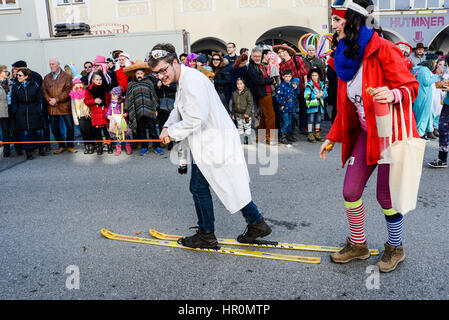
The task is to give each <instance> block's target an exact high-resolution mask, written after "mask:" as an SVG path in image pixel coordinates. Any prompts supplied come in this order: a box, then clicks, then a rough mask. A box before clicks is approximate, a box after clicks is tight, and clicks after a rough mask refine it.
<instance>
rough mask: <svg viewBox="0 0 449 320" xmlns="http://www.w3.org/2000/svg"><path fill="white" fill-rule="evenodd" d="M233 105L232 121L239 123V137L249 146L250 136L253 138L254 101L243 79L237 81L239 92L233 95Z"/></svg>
mask: <svg viewBox="0 0 449 320" xmlns="http://www.w3.org/2000/svg"><path fill="white" fill-rule="evenodd" d="M231 104H232V107H231V108H232V112H231V115H232V120H234V121H237V128H238V131H239V135H240V137H242V136H244V144H248V143H249V141H248V140H249V136H251V115H252V109H253V104H254V100H253V95H252V94H251V92H250V91H249V89H248V88H247V87H246V86H245V82H244V81H243V79H242V78H238V79H237V90H236V91H234V93H233V94H232V97H231Z"/></svg>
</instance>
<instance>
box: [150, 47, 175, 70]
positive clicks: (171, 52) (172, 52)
mask: <svg viewBox="0 0 449 320" xmlns="http://www.w3.org/2000/svg"><path fill="white" fill-rule="evenodd" d="M154 50H164V51H167V52H168V53H169V54H168V55H166V56H165V57H162V58H158V59H155V58H153V56H152V55H151V52H153V51H154ZM175 60H176V61H177V62H179V59H178V55H177V54H176V49H175V47H174V46H173V45H172V44H171V43H159V44H157V45H155V46H154V47H153V49H151V51H150V54H149V58H148V65H149V66H150V68H151V69H153V68H154V67H155V66H157V65H158V63H159V62H161V61H166V62H167V63H169V64H172V63H173V61H175Z"/></svg>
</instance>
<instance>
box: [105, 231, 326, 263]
mask: <svg viewBox="0 0 449 320" xmlns="http://www.w3.org/2000/svg"><path fill="white" fill-rule="evenodd" d="M100 232H101V234H102V235H103V236H104V237H106V238H108V239H112V240H119V241H127V242H135V243H144V244H152V245H157V246H164V247H172V248H180V249H188V250H195V251H207V252H215V253H223V254H233V255H238V256H246V257H255V258H263V259H271V260H283V261H293V262H302V263H312V264H318V263H320V261H321V260H320V258H319V257H301V256H293V255H287V254H277V253H270V252H259V251H249V250H241V249H230V248H224V247H217V248H216V249H198V248H189V247H185V246H183V245H180V244H178V243H177V242H176V241H169V240H159V239H152V238H143V237H134V236H127V235H122V234H117V233H114V232H111V231H109V230H106V229H101V230H100Z"/></svg>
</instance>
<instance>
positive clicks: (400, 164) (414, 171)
mask: <svg viewBox="0 0 449 320" xmlns="http://www.w3.org/2000/svg"><path fill="white" fill-rule="evenodd" d="M406 90H407V92H408V95H409V98H410V121H409V123H410V130H409V132H408V135H407V129H406V125H405V117H404V109H403V107H402V102H400V110H399V113H400V116H401V128H402V140H398V119H397V117H398V115H397V112H393V109H394V108H391V112H392V117H393V123H394V131H395V138H396V141H395V142H394V143H393V144H391V146H390V152H391V158H392V160H393V161H392V163H391V164H390V195H391V202H392V206H393V209H395V210H396V211H397V212H400V213H401V214H403V215H405V214H406V213H407V212H409V211H411V210H414V209H415V208H416V202H417V200H418V190H419V182H420V180H421V172H422V163H423V159H424V151H425V148H426V141H425V140H424V139H420V138H414V137H413V130H412V99H411V95H410V91H409V90H408V89H407V88H406Z"/></svg>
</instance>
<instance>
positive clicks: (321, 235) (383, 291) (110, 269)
mask: <svg viewBox="0 0 449 320" xmlns="http://www.w3.org/2000/svg"><path fill="white" fill-rule="evenodd" d="M300 139H301V141H299V142H298V143H295V144H293V146H292V147H291V148H286V147H279V148H278V149H277V150H278V157H274V158H277V159H278V162H277V169H276V170H275V171H274V172H275V174H274V175H262V174H261V168H265V169H266V168H267V167H269V166H268V165H267V164H266V163H262V162H263V161H262V160H261V159H258V161H257V163H256V164H250V165H249V170H250V175H251V179H252V181H251V188H252V194H253V199H254V201H255V203H256V204H257V205H258V207H259V209H260V210H261V212H262V214H263V215H264V216H265V218H266V220H267V221H268V223H269V224H270V225H271V226H272V229H273V233H272V234H271V235H270V236H269V237H268V238H267V239H271V240H276V241H281V242H290V243H305V244H315V245H330V246H341V245H343V244H344V241H345V238H346V236H347V235H348V224H347V220H346V215H345V211H344V207H343V199H342V184H343V177H344V172H345V170H344V169H342V168H341V162H340V161H341V160H340V154H341V153H340V152H341V148H340V146H339V145H337V146H336V148H335V150H334V151H333V152H332V153H331V154H330V155H329V158H328V160H326V161H322V160H320V159H319V156H318V150H319V144H310V143H307V142H306V141H305V136H301V137H300ZM427 145H428V147H427V150H426V155H425V162H427V161H430V160H433V159H434V158H435V157H436V155H437V146H438V143H437V141H430V142H429V143H428V144H427ZM77 148H78V150H79V151H80V152H78V153H77V154H68V153H64V154H61V155H50V156H48V157H45V158H43V157H39V156H36V159H35V160H32V161H25V157H24V156H23V157H20V158H19V157H17V156H15V157H11V158H8V159H4V158H1V159H0V197H1V198H0V199H1V202H0V203H1V205H0V239H1V241H0V243H1V250H0V261H1V268H0V299H3V300H11V299H20V300H21V299H27V300H28V299H31V300H34V299H45V300H78V299H81V300H85V299H93V300H97V299H100V300H105V299H113V300H115V299H131V300H132V299H137V300H140V299H149V300H156V299H161V300H165V299H168V300H192V299H193V300H215V299H224V300H228V299H229V300H235V299H237V300H239V299H244V300H248V299H249V300H295V299H297V300H309V299H317V300H321V299H326V300H327V299H332V300H333V299H335V300H359V299H360V300H396V299H401V300H402V299H405V300H409V299H423V300H428V299H429V300H434V299H438V300H441V299H442V300H447V299H448V297H449V296H448V295H449V291H448V290H449V289H448V288H449V287H448V278H447V270H448V259H447V242H448V229H447V226H448V225H449V218H448V217H449V212H448V211H449V210H448V208H449V200H448V199H449V187H448V178H449V171H448V170H447V169H438V170H437V169H430V168H428V167H427V166H426V165H424V169H423V175H422V181H421V188H420V193H419V199H418V206H417V209H416V210H415V211H413V212H410V213H409V214H407V216H406V217H405V224H404V235H403V239H404V248H405V253H406V259H405V261H404V262H403V263H401V264H400V265H399V267H398V268H397V270H396V271H394V272H392V273H389V274H380V275H378V274H376V273H370V270H371V269H370V268H371V267H370V266H372V265H374V264H375V263H376V262H377V260H378V259H379V256H378V257H376V256H373V257H371V258H370V259H368V260H365V261H355V262H351V263H349V264H346V265H337V264H333V263H331V262H330V259H329V254H328V253H319V252H302V251H294V252H291V251H280V250H275V249H260V250H265V251H270V252H282V253H288V254H295V255H304V256H319V257H321V263H320V264H317V265H312V264H304V263H296V262H285V261H273V260H265V259H258V258H249V257H239V256H231V255H222V254H216V253H202V252H194V251H190V250H182V249H176V248H167V247H158V246H152V245H146V244H135V243H127V242H119V241H112V240H108V239H106V238H104V237H103V236H102V235H101V234H100V229H101V228H107V229H109V230H111V231H114V232H117V233H122V234H128V235H136V233H137V234H138V235H139V236H145V237H149V234H148V229H150V228H154V229H157V230H159V231H162V232H165V233H174V234H184V235H190V234H192V233H193V232H194V231H193V230H189V227H191V226H195V225H196V219H195V213H194V206H193V201H192V198H191V195H190V193H189V191H188V182H189V177H190V176H185V175H184V176H181V175H179V174H178V173H177V167H176V166H175V165H173V164H171V163H170V161H169V159H168V154H166V155H165V156H158V155H156V154H150V155H146V156H143V157H142V156H139V155H138V152H135V153H134V154H133V155H131V156H127V155H126V154H122V155H121V156H115V155H108V154H107V153H105V154H103V155H102V156H98V155H96V154H94V155H84V154H83V153H82V150H81V146H78V147H77ZM245 148H246V147H245ZM251 148H254V146H253V147H249V149H251ZM275 150H276V149H275ZM274 162H276V161H274ZM274 162H272V163H271V164H272V165H274V167H272V169H273V168H276V163H274ZM268 171H270V170H268ZM376 174H377V171H376V172H375V173H374V177H372V178H371V179H370V181H369V183H368V184H367V186H366V190H365V193H364V197H363V198H364V201H365V206H366V210H367V221H366V234H367V240H368V244H369V247H371V248H378V249H380V250H381V251H382V250H383V244H384V242H385V241H386V239H387V230H386V224H385V220H384V217H383V214H382V211H381V208H380V206H379V205H378V203H377V200H376V196H375V188H376V184H375V182H376V179H375V177H376ZM214 199H215V216H216V235H217V236H218V237H224V238H235V237H236V236H237V235H238V234H240V233H242V232H243V231H244V229H245V223H244V219H243V217H242V216H241V215H240V214H235V215H231V214H230V213H228V212H227V211H226V210H225V208H224V207H223V205H222V204H221V203H220V202H219V201H218V199H217V198H216V197H215V196H214ZM256 250H257V249H256ZM74 270H75V272H74ZM77 271H79V288H74V289H69V287H70V286H71V285H72V286H73V285H74V284H75V283H76V281H73V282H72V281H71V279H72V278H71V277H72V276H76V275H77Z"/></svg>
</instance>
